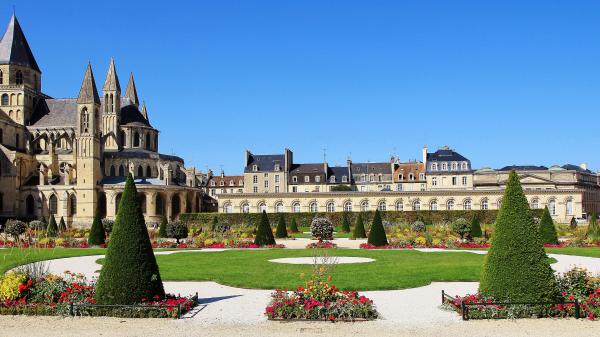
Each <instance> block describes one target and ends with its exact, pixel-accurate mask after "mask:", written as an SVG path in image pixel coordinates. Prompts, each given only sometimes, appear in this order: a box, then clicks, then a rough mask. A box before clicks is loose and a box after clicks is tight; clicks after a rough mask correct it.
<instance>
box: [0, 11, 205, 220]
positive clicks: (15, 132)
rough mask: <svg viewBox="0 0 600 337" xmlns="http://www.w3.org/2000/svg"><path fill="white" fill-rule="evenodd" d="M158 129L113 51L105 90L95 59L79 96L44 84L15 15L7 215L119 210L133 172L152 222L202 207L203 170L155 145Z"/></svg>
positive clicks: (0, 68)
mask: <svg viewBox="0 0 600 337" xmlns="http://www.w3.org/2000/svg"><path fill="white" fill-rule="evenodd" d="M158 142H159V132H158V130H157V129H156V128H154V126H153V125H152V124H151V123H150V118H149V115H148V109H147V107H146V105H145V103H140V100H139V98H138V93H137V90H136V86H135V82H134V78H133V74H131V75H130V77H129V81H128V84H127V87H126V89H125V93H124V95H123V93H122V91H121V86H120V81H119V77H118V76H117V71H116V66H115V62H114V60H111V61H110V64H109V66H108V70H107V72H106V78H105V80H104V84H103V86H102V91H101V93H100V92H99V91H98V89H97V87H96V81H95V79H94V73H93V71H92V67H91V65H89V64H88V66H87V68H86V69H85V74H84V77H83V82H82V84H81V88H80V89H79V94H78V95H77V97H75V98H66V99H62V98H61V99H55V98H52V97H51V96H49V95H47V94H45V93H44V92H42V71H41V70H40V68H39V66H38V64H37V62H36V60H35V57H34V55H33V53H32V51H31V49H30V47H29V44H28V42H27V39H26V38H25V34H24V33H23V31H22V29H21V26H20V24H19V22H18V20H17V18H16V17H15V16H14V15H13V17H12V18H11V19H10V22H9V24H8V27H7V29H6V32H5V33H4V36H3V37H2V40H1V41H0V216H1V217H3V218H12V217H22V218H28V219H33V218H39V217H41V216H45V217H47V216H49V214H54V215H55V216H57V217H61V216H62V217H64V218H65V220H66V221H67V222H68V223H69V224H70V225H74V226H89V225H90V224H91V222H92V219H93V216H94V214H95V212H96V211H97V210H98V211H99V212H100V213H101V215H102V216H103V217H107V218H114V217H115V215H116V212H117V208H118V203H119V200H120V197H121V193H122V191H123V188H124V183H125V179H126V176H127V175H128V174H132V175H133V177H134V179H135V182H136V185H137V188H138V193H139V198H140V202H141V205H142V210H143V212H144V215H145V217H146V221H147V222H157V221H159V220H160V218H161V217H162V216H163V215H164V216H166V217H167V218H170V219H175V218H177V216H178V215H179V214H180V213H184V212H199V211H201V208H202V199H203V191H202V186H201V185H202V184H203V179H204V178H203V174H202V173H201V172H199V171H197V170H196V169H195V168H186V167H185V165H184V161H183V159H181V158H179V157H177V156H172V155H165V154H161V153H159V152H158Z"/></svg>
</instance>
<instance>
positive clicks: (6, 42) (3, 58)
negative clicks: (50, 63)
mask: <svg viewBox="0 0 600 337" xmlns="http://www.w3.org/2000/svg"><path fill="white" fill-rule="evenodd" d="M0 64H16V65H20V66H24V67H29V68H31V69H33V70H35V71H38V72H40V73H41V72H42V71H41V70H40V68H39V67H38V64H37V62H36V61H35V57H33V53H32V52H31V48H29V43H27V39H26V38H25V34H24V33H23V30H22V29H21V25H20V24H19V21H18V20H17V17H16V16H15V15H14V14H13V15H12V17H11V18H10V21H9V22H8V27H6V31H5V32H4V36H3V37H2V41H1V42H0Z"/></svg>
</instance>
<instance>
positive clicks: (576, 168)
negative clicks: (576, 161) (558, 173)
mask: <svg viewBox="0 0 600 337" xmlns="http://www.w3.org/2000/svg"><path fill="white" fill-rule="evenodd" d="M562 168H564V169H565V170H571V171H577V172H584V173H593V172H592V171H590V170H588V169H584V168H581V166H579V165H573V164H566V165H563V166H562Z"/></svg>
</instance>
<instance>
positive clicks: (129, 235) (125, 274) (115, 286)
mask: <svg viewBox="0 0 600 337" xmlns="http://www.w3.org/2000/svg"><path fill="white" fill-rule="evenodd" d="M137 195H138V194H137V189H136V188H135V183H134V182H133V177H132V176H131V174H129V175H128V177H127V181H126V182H125V188H124V190H123V194H122V197H121V202H120V203H119V212H118V213H117V217H116V220H115V225H114V228H113V231H112V233H111V236H110V242H109V243H108V250H107V251H106V258H105V260H104V265H103V266H102V269H101V270H100V277H99V278H98V282H97V283H96V296H95V300H96V303H98V304H134V303H140V302H142V301H143V299H146V300H149V299H156V298H158V299H160V300H162V299H164V298H165V290H164V288H163V283H162V280H161V277H160V272H159V271H158V265H157V264H156V258H155V257H154V252H153V251H152V245H151V243H150V237H149V236H148V230H147V229H146V223H145V221H144V214H143V213H142V209H141V208H140V204H139V200H138V197H137Z"/></svg>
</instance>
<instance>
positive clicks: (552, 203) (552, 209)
mask: <svg viewBox="0 0 600 337" xmlns="http://www.w3.org/2000/svg"><path fill="white" fill-rule="evenodd" d="M548 210H549V211H550V215H556V200H554V199H552V200H550V201H548Z"/></svg>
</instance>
